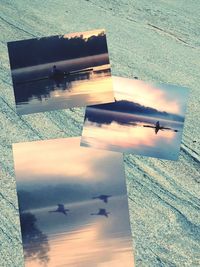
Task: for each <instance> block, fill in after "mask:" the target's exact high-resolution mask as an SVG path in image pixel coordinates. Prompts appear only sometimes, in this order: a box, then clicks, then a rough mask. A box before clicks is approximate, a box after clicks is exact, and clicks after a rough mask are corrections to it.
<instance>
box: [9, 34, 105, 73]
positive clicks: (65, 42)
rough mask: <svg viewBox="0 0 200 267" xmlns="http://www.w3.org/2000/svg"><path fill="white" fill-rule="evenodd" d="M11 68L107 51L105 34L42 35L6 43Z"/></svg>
mask: <svg viewBox="0 0 200 267" xmlns="http://www.w3.org/2000/svg"><path fill="white" fill-rule="evenodd" d="M8 51H9V57H10V64H11V69H16V68H22V67H28V66H34V65H39V64H44V63H51V62H55V61H61V60H67V59H74V58H80V57H86V56H92V55H98V54H103V53H108V49H107V42H106V35H105V33H104V32H103V31H102V32H101V33H99V34H98V35H97V36H96V35H92V36H90V37H89V38H87V39H86V38H84V36H83V35H80V36H75V37H71V38H66V37H64V35H63V36H52V37H44V38H40V39H29V40H23V41H15V42H9V43H8Z"/></svg>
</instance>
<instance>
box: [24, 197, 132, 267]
mask: <svg viewBox="0 0 200 267" xmlns="http://www.w3.org/2000/svg"><path fill="white" fill-rule="evenodd" d="M66 207H67V208H69V209H70V211H69V214H68V216H65V215H64V214H59V213H49V212H48V211H49V210H54V209H55V207H47V208H41V209H36V210H31V211H30V212H31V213H33V214H34V215H35V216H36V218H37V226H38V228H39V229H40V231H42V233H43V234H44V235H46V236H47V239H48V242H47V243H46V246H48V250H46V254H44V253H43V254H42V253H35V254H34V252H36V251H37V247H36V246H34V247H29V248H26V249H27V250H30V251H26V252H27V255H29V256H28V257H27V258H26V266H27V267H36V266H48V267H57V266H71V267H72V266H76V267H88V266H94V267H106V266H116V267H122V266H123V267H132V266H134V261H133V252H132V241H131V231H130V225H129V215H128V205H127V197H126V196H125V195H123V196H117V197H112V198H110V200H109V203H108V204H104V203H103V202H102V203H101V201H98V200H89V201H84V202H77V203H71V204H66ZM99 208H105V209H106V211H107V212H109V214H108V217H105V216H98V215H91V214H92V213H98V210H99ZM30 248H31V249H30ZM24 249H25V246H24ZM33 254H34V255H33Z"/></svg>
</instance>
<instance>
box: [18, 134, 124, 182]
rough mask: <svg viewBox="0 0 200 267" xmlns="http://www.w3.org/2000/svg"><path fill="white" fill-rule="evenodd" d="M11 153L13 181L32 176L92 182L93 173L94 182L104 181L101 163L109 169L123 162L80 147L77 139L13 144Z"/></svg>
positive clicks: (111, 154)
mask: <svg viewBox="0 0 200 267" xmlns="http://www.w3.org/2000/svg"><path fill="white" fill-rule="evenodd" d="M13 154H14V162H15V172H16V178H17V181H20V180H24V179H26V180H29V179H33V177H40V178H41V177H44V179H46V178H45V177H47V179H48V180H51V179H55V177H59V179H63V180H64V181H65V180H66V179H67V177H71V178H73V177H80V178H81V179H86V180H88V179H94V174H95V179H106V177H107V176H109V175H110V174H109V171H108V168H109V166H106V165H108V164H105V160H107V161H110V167H112V164H114V163H115V162H116V161H118V162H123V161H122V155H121V154H120V153H115V152H110V151H100V150H95V149H91V148H86V147H80V138H79V137H73V138H62V139H52V140H45V141H34V142H24V143H16V144H13ZM112 162H113V163H112ZM96 164H97V166H96ZM51 177H52V178H51Z"/></svg>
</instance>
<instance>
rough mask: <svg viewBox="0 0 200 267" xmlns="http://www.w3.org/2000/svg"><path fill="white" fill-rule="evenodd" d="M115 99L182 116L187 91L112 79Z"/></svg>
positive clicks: (182, 88)
mask: <svg viewBox="0 0 200 267" xmlns="http://www.w3.org/2000/svg"><path fill="white" fill-rule="evenodd" d="M113 84H114V92H115V98H116V99H117V100H122V99H123V100H129V101H133V102H135V103H139V104H140V105H143V106H146V107H151V108H155V109H157V110H159V111H166V112H168V113H174V114H179V115H184V113H185V109H186V99H187V96H188V90H187V89H186V88H184V87H179V86H173V85H167V84H159V85H156V84H151V83H147V82H143V81H141V80H131V79H127V78H121V77H116V76H114V77H113Z"/></svg>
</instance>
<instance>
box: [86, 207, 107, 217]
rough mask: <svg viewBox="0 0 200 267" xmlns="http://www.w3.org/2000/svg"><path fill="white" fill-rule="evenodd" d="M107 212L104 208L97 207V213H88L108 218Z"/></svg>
mask: <svg viewBox="0 0 200 267" xmlns="http://www.w3.org/2000/svg"><path fill="white" fill-rule="evenodd" d="M108 214H110V212H107V211H106V209H99V212H98V213H91V214H90V215H100V216H105V217H106V218H108Z"/></svg>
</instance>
